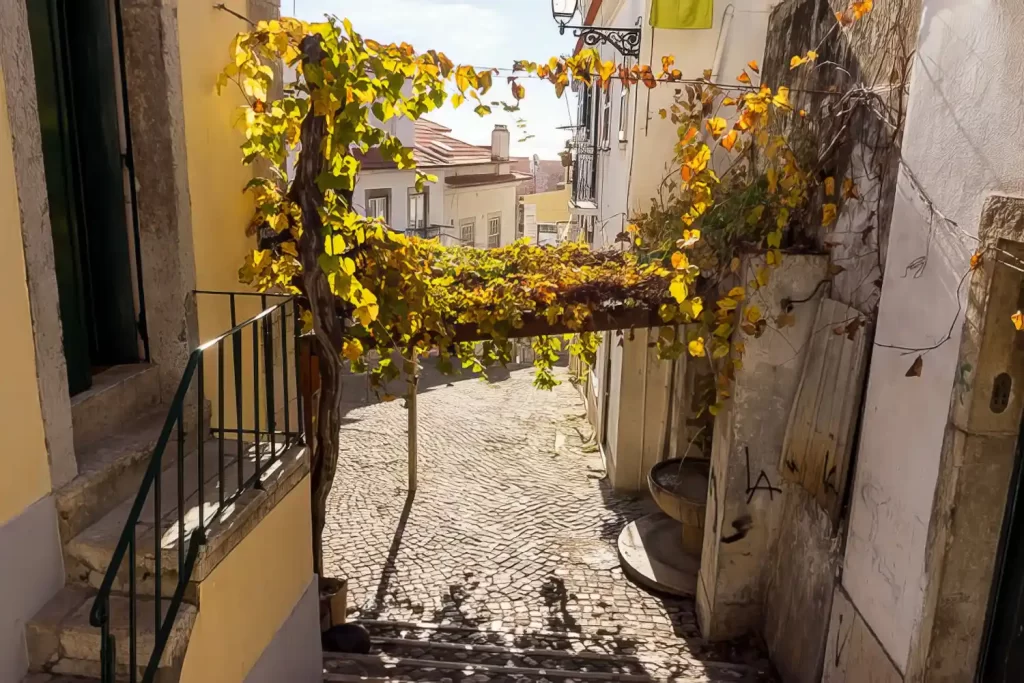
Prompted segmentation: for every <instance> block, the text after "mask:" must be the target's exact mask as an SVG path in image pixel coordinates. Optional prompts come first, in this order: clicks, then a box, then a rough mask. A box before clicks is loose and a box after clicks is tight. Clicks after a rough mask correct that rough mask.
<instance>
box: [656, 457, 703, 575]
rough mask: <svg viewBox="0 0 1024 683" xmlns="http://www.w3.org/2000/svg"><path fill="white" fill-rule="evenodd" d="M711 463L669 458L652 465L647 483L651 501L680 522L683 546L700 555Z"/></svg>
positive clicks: (693, 459)
mask: <svg viewBox="0 0 1024 683" xmlns="http://www.w3.org/2000/svg"><path fill="white" fill-rule="evenodd" d="M709 473H710V464H709V463H708V461H707V460H702V459H697V458H686V459H685V460H683V459H680V458H672V459H671V460H664V461H662V462H659V463H658V464H657V465H655V466H654V467H652V468H651V471H650V472H648V474H647V485H648V487H649V488H650V490H651V496H652V497H653V498H654V502H655V503H656V504H657V505H658V507H659V508H661V511H662V512H664V513H665V514H666V515H668V516H669V517H671V518H672V519H674V520H676V521H677V522H679V523H681V524H682V527H683V528H682V537H683V549H684V550H686V551H687V552H689V553H693V554H694V555H697V556H698V557H700V553H701V548H702V547H703V545H704V512H705V508H706V507H707V499H708V477H709Z"/></svg>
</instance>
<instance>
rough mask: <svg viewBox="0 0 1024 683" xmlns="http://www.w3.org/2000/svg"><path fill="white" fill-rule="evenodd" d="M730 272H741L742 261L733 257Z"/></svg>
mask: <svg viewBox="0 0 1024 683" xmlns="http://www.w3.org/2000/svg"><path fill="white" fill-rule="evenodd" d="M729 270H730V271H732V272H734V273H738V272H740V259H739V257H738V256H733V257H732V261H730V262H729Z"/></svg>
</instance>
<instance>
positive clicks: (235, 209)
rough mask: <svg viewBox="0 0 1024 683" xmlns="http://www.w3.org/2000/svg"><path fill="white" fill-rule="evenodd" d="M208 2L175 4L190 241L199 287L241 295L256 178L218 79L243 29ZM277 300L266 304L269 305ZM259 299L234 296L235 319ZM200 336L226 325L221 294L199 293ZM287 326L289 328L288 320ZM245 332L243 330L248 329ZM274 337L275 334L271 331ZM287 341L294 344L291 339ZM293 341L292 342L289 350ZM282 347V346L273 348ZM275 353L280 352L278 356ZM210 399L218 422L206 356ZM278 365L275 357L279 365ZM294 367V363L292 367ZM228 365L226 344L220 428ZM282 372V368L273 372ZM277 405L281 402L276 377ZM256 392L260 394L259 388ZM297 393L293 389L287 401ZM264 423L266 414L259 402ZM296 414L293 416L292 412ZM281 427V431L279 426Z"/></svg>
mask: <svg viewBox="0 0 1024 683" xmlns="http://www.w3.org/2000/svg"><path fill="white" fill-rule="evenodd" d="M214 4H216V3H213V2H209V3H206V2H183V3H179V4H178V43H179V49H180V51H181V74H182V77H181V79H182V100H183V102H184V109H185V143H186V149H187V152H188V181H189V195H190V198H191V203H192V236H193V238H192V239H193V244H194V247H195V262H196V287H197V288H198V289H206V290H213V291H233V292H240V291H245V290H246V289H247V288H246V287H245V286H243V285H242V284H241V283H239V281H238V269H239V267H240V266H241V265H242V261H243V259H244V258H245V255H246V254H247V253H248V252H249V251H251V250H252V249H253V248H254V246H255V240H254V238H253V237H250V236H247V235H246V234H245V230H246V226H247V225H248V224H249V220H250V219H251V218H252V212H253V203H252V201H251V198H250V195H249V194H248V193H243V188H244V187H245V184H246V183H247V182H249V180H251V179H252V177H253V168H252V167H251V166H243V165H242V152H241V145H242V142H243V141H244V136H243V135H242V134H241V133H240V132H238V131H237V130H236V129H235V128H234V127H233V125H232V124H233V122H234V120H235V119H236V118H237V116H238V107H239V106H240V105H242V104H244V98H243V97H242V95H241V93H240V92H239V91H238V89H237V88H236V87H235V86H234V85H233V84H229V85H228V87H227V88H226V89H225V90H224V92H223V93H222V94H220V95H218V94H217V91H216V81H217V75H218V74H219V73H220V72H221V70H222V69H223V67H224V66H225V65H226V64H227V63H228V62H229V61H230V57H231V54H230V46H231V41H232V39H233V38H234V37H235V36H236V35H237V34H238V33H239V32H240V31H244V30H246V29H247V28H248V26H247V25H246V24H245V23H244V22H242V20H241V19H238V18H237V17H234V16H232V15H231V14H229V13H227V12H225V11H223V10H218V9H214ZM224 4H225V5H226V6H227V8H228V9H231V10H234V11H235V12H238V13H239V14H242V15H246V14H248V9H247V4H248V3H247V2H246V0H226V2H225V3H224ZM274 301H275V299H274V298H271V299H270V304H269V305H272V304H273V302H274ZM261 308H262V306H261V303H260V300H259V298H257V297H238V298H237V317H236V320H237V321H238V322H242V321H244V320H246V319H248V318H250V317H252V316H253V315H256V314H257V313H259V311H260V310H261ZM197 311H198V319H199V339H200V341H206V340H208V339H211V338H213V337H215V336H217V335H219V334H221V333H223V332H226V331H227V330H228V329H230V328H231V316H230V308H229V306H228V301H227V298H226V297H221V296H212V295H198V297H197ZM289 329H291V327H290V323H289ZM247 332H248V331H247ZM275 332H276V333H278V334H279V329H277V327H275ZM251 339H252V338H251V336H246V338H245V340H244V343H243V359H242V368H243V369H244V370H243V373H242V384H243V388H242V396H243V399H244V402H243V416H244V417H243V422H244V423H245V424H244V426H245V427H247V428H249V427H252V410H253V409H252V399H251V397H252V389H251V385H252V356H251V355H250V350H251V348H252V341H251ZM289 342H291V340H289ZM290 345H291V344H289V346H290ZM275 348H276V349H280V346H279V344H278V345H277V346H276V347H275ZM277 353H279V351H277ZM205 361H206V362H205V371H206V377H205V379H206V387H207V388H208V389H207V397H208V398H209V399H211V401H212V402H213V415H214V420H215V421H216V419H217V415H218V406H217V396H216V387H217V384H216V382H217V366H216V362H217V356H216V352H215V351H211V352H209V353H208V354H207V356H206V358H205ZM277 362H278V363H279V362H280V361H279V360H278V361H277ZM292 364H293V362H292ZM232 368H233V361H232V354H231V348H230V345H228V347H227V348H226V349H225V382H226V391H225V406H224V412H225V420H224V422H225V425H226V426H228V427H233V426H235V418H234V416H235V404H234V393H233V387H234V383H233V375H232ZM278 373H280V371H278ZM276 393H277V395H278V402H277V405H278V406H280V405H281V404H282V391H281V385H280V374H278V380H277V391H276ZM261 395H265V389H264V388H263V387H261ZM295 395H296V392H295V390H294V388H293V389H292V390H291V398H293V399H294V397H295ZM260 409H261V423H262V424H263V425H264V426H265V425H266V411H265V406H264V405H263V403H262V401H261V403H260ZM292 414H293V416H294V415H295V412H294V410H293V412H292ZM278 428H279V429H280V427H278Z"/></svg>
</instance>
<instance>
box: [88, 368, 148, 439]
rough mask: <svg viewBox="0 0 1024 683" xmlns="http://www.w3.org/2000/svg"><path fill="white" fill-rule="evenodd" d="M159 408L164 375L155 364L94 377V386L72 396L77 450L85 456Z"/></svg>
mask: <svg viewBox="0 0 1024 683" xmlns="http://www.w3.org/2000/svg"><path fill="white" fill-rule="evenodd" d="M159 406H160V373H159V371H158V369H157V367H156V366H155V365H150V364H149V363H135V364H132V365H115V366H114V367H111V368H108V369H106V370H104V371H103V372H101V373H99V374H97V375H93V378H92V386H91V387H90V388H89V389H87V390H86V391H83V392H82V393H80V394H76V395H74V396H72V397H71V423H72V426H73V429H74V440H75V450H76V451H77V452H79V453H81V452H82V451H83V450H84V449H88V448H90V447H91V446H93V445H94V444H96V443H98V442H100V441H102V440H104V439H106V438H108V437H111V436H113V435H115V434H117V433H119V432H120V431H121V429H122V428H123V426H124V425H125V424H127V423H129V422H131V421H132V420H133V419H134V418H135V417H136V416H137V415H139V414H143V413H148V412H151V411H154V410H156V409H157V408H159Z"/></svg>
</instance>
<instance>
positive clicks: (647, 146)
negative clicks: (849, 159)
mask: <svg viewBox="0 0 1024 683" xmlns="http://www.w3.org/2000/svg"><path fill="white" fill-rule="evenodd" d="M777 4H778V0H738V1H736V2H731V3H728V4H719V5H716V7H715V15H714V23H713V25H712V27H711V28H710V29H703V30H669V29H655V28H652V27H651V26H650V0H618V1H617V2H616V1H612V0H606V2H604V3H602V6H601V8H600V10H598V14H597V16H596V17H595V19H594V25H597V26H617V27H627V26H634V25H636V21H637V19H638V18H640V19H641V21H640V26H641V28H642V30H643V33H642V40H641V45H640V55H641V60H640V61H641V62H643V63H651V64H652V67H653V68H654V69H655V71H656V72H660V70H661V57H662V56H664V55H672V56H673V57H675V67H676V68H678V69H679V70H680V71H682V73H683V77H684V78H699V77H701V76H702V75H703V72H704V70H705V69H712V68H714V67H715V56H716V53H717V52H718V51H721V55H722V58H721V62H720V64H719V65H718V73H717V74H716V80H718V81H720V82H723V83H732V82H735V77H736V76H738V75H739V74H740V72H742V71H743V69H744V68H745V67H746V64H747V62H749V61H750V60H752V59H756V60H759V61H760V59H761V57H762V55H763V54H764V46H765V36H766V33H767V30H768V18H769V14H770V12H771V8H772V7H774V6H775V5H777ZM726 15H729V17H730V18H729V19H728V21H725V19H724V17H725V16H726ZM723 27H724V30H723ZM720 43H721V45H719V44H720ZM600 51H601V57H602V59H609V60H615V61H616V62H620V63H621V61H622V56H621V55H620V54H619V53H618V52H616V51H614V50H613V49H612V48H610V47H608V46H604V47H602V48H601V50H600ZM751 75H752V76H755V77H756V75H755V74H751ZM621 88H622V85H621V83H619V82H617V81H616V82H615V83H613V84H612V85H611V88H610V90H609V93H608V95H609V96H610V97H611V101H612V107H611V117H612V122H611V134H610V136H609V139H610V142H609V144H608V145H606V146H605V147H604V148H603V149H600V151H599V153H598V161H597V182H596V194H597V204H598V217H597V228H596V229H595V231H594V247H595V248H597V249H600V248H602V247H607V246H609V245H611V244H612V243H614V240H615V238H616V236H617V235H618V234H619V232H620V231H622V230H623V228H624V227H625V225H626V224H627V223H628V222H629V216H631V215H633V214H634V213H636V212H638V211H642V210H646V209H648V208H649V207H650V204H651V200H652V199H653V198H654V197H656V196H657V195H658V192H659V188H660V186H661V184H662V181H663V180H664V179H665V176H666V174H667V173H668V172H669V170H670V169H671V168H672V159H673V154H674V141H675V140H676V137H677V133H676V125H675V124H673V123H672V121H671V120H670V119H665V120H662V119H661V117H660V116H659V114H658V112H659V111H660V110H661V109H667V108H669V107H671V106H672V103H673V101H674V98H675V91H676V88H674V87H672V86H671V85H666V84H664V83H662V84H659V85H658V87H655V88H653V89H648V88H646V87H645V86H643V85H636V86H634V87H633V88H632V92H630V93H629V95H628V97H627V103H628V106H629V113H628V119H627V132H626V136H627V140H626V141H625V142H621V143H620V142H619V140H618V130H619V116H620V111H619V110H620V107H621V97H620V94H621V92H622V90H621ZM604 97H605V94H604V93H602V95H601V98H602V99H603V98H604ZM596 130H597V135H600V131H601V125H600V122H598V125H597V129H596ZM636 363H640V364H642V359H639V358H637V359H636ZM641 367H642V365H641V366H638V367H635V368H634V367H632V365H631V364H630V360H629V359H628V358H627V359H626V360H625V363H623V356H622V354H621V352H619V353H617V354H616V355H615V365H614V367H613V372H612V391H611V392H610V394H609V399H608V400H609V402H610V405H609V409H608V416H609V417H608V420H609V434H611V433H613V432H614V433H616V435H617V433H618V431H619V426H618V424H617V422H618V420H619V415H620V410H619V405H618V404H619V403H620V402H621V401H623V400H626V397H624V396H623V395H622V392H621V391H620V386H621V374H622V373H623V372H632V371H637V372H639V371H641ZM591 386H592V387H593V386H595V383H594V382H591ZM591 400H592V401H593V402H594V403H595V404H596V405H597V406H598V408H599V409H600V406H601V398H600V397H598V396H592V397H591ZM613 416H614V418H613ZM632 417H633V415H630V417H629V418H626V417H625V413H623V418H624V419H632ZM610 442H611V445H609V447H608V449H607V453H606V455H607V457H608V459H609V461H610V463H612V465H613V466H618V463H617V458H618V456H619V455H620V454H619V453H618V452H617V450H616V444H617V443H618V442H619V439H618V438H617V437H616V438H615V439H611V438H610ZM633 456H634V457H637V458H639V457H640V452H639V450H637V451H636V452H635V453H633Z"/></svg>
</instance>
